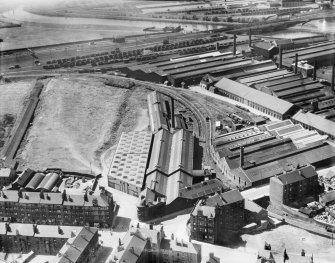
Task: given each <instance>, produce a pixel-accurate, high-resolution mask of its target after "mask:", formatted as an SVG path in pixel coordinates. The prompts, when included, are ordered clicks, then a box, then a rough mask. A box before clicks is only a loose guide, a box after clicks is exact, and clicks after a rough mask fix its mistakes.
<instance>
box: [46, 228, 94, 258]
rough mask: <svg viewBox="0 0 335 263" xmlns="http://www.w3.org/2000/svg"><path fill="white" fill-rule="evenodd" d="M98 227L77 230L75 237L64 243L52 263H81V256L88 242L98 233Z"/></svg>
mask: <svg viewBox="0 0 335 263" xmlns="http://www.w3.org/2000/svg"><path fill="white" fill-rule="evenodd" d="M97 232H98V229H97V228H94V227H83V228H82V229H81V230H80V232H77V233H76V235H75V236H74V237H71V238H69V240H68V241H67V242H66V243H65V244H64V246H63V247H62V248H61V250H60V251H59V253H58V255H57V256H55V258H54V259H53V260H51V261H50V263H68V262H73V263H80V262H79V261H78V259H79V258H80V256H81V254H82V253H83V251H84V250H85V249H86V248H87V246H88V244H90V242H91V241H92V239H93V238H94V236H95V235H96V234H97Z"/></svg>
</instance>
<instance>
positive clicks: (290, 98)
mask: <svg viewBox="0 0 335 263" xmlns="http://www.w3.org/2000/svg"><path fill="white" fill-rule="evenodd" d="M238 81H239V82H240V83H242V84H245V85H248V86H250V87H252V88H254V89H256V90H258V91H261V92H263V93H266V94H268V95H271V96H274V97H276V98H278V99H280V100H278V103H283V101H286V102H288V103H291V104H294V105H295V106H296V109H299V108H300V109H302V110H297V111H296V112H291V113H290V115H291V116H290V117H291V119H292V121H293V122H294V123H297V124H301V126H302V127H304V128H305V129H309V130H316V131H317V132H318V133H320V134H323V135H327V136H328V137H329V138H330V139H334V138H335V125H334V121H335V111H334V109H335V98H334V96H333V95H332V94H330V93H329V91H327V89H326V88H325V86H324V85H323V84H321V83H319V81H317V80H315V78H313V79H311V78H307V77H302V76H301V75H300V74H295V73H292V72H288V71H286V70H279V71H278V73H276V74H273V73H269V74H260V75H259V76H252V77H244V78H239V79H238Z"/></svg>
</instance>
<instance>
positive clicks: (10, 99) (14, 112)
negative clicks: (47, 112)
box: [0, 81, 33, 150]
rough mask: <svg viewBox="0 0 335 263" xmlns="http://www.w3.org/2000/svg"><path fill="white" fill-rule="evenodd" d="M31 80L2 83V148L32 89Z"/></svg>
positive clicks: (0, 146) (0, 96) (0, 111)
mask: <svg viewBox="0 0 335 263" xmlns="http://www.w3.org/2000/svg"><path fill="white" fill-rule="evenodd" d="M32 87H33V83H32V82H30V81H24V82H17V83H10V84H1V85H0V150H2V148H3V145H4V143H5V141H6V139H7V138H8V137H9V135H10V132H11V130H12V128H13V125H14V123H15V120H16V119H17V117H18V116H19V115H20V113H21V111H22V109H23V105H24V104H25V103H26V101H27V99H28V97H29V94H30V92H31V90H32Z"/></svg>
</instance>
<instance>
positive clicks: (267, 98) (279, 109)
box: [215, 78, 297, 120]
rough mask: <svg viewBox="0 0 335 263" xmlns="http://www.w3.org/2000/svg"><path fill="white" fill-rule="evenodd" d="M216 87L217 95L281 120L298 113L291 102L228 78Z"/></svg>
mask: <svg viewBox="0 0 335 263" xmlns="http://www.w3.org/2000/svg"><path fill="white" fill-rule="evenodd" d="M215 87H216V90H215V93H217V94H220V95H223V96H226V97H228V98H231V99H233V100H236V101H238V102H241V103H244V104H246V105H248V106H250V107H252V108H254V109H257V110H259V111H261V112H263V113H265V114H268V115H270V116H272V117H275V118H277V119H280V120H283V119H287V118H289V117H290V116H291V115H292V114H293V113H295V112H296V111H297V107H296V106H295V105H294V104H292V103H290V102H286V101H284V100H281V99H279V98H276V97H274V96H271V95H269V94H266V93H264V92H261V91H259V90H256V89H253V88H250V87H248V86H246V85H244V84H241V83H238V82H235V81H232V80H230V79H227V78H222V79H221V80H220V81H219V82H218V83H217V84H216V85H215Z"/></svg>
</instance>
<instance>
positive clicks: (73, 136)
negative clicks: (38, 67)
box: [19, 76, 149, 174]
mask: <svg viewBox="0 0 335 263" xmlns="http://www.w3.org/2000/svg"><path fill="white" fill-rule="evenodd" d="M105 82H106V79H104V78H100V77H94V78H92V77H84V76H80V77H70V78H67V77H59V78H54V79H51V80H50V81H49V83H48V84H47V86H46V88H45V90H44V91H43V93H42V94H41V96H40V98H41V101H40V103H39V105H38V107H37V109H36V112H35V117H34V122H33V125H32V127H31V129H30V130H29V131H28V135H27V137H26V141H25V142H24V144H23V145H24V146H23V147H22V149H21V151H20V152H19V153H20V154H19V162H20V166H21V168H24V167H31V168H32V169H43V168H46V167H58V168H62V169H66V170H72V171H82V172H91V171H92V173H93V174H98V173H101V172H102V168H103V167H104V166H105V164H102V163H101V157H102V156H103V157H104V160H107V162H108V160H109V159H110V155H111V154H112V153H113V150H111V149H113V148H114V146H115V145H116V144H117V141H118V138H119V136H120V135H121V133H122V132H123V131H131V130H134V129H142V130H145V129H148V121H147V116H146V114H147V113H146V107H147V104H146V95H147V94H148V92H149V91H147V90H145V89H142V88H140V87H133V88H130V89H125V88H116V87H113V86H110V85H105V84H104V83H105ZM112 84H113V83H112ZM143 113H144V114H143ZM137 119H139V120H141V125H140V126H139V124H138V121H137ZM146 121H147V125H146V124H145V123H146ZM106 152H107V154H106Z"/></svg>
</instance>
